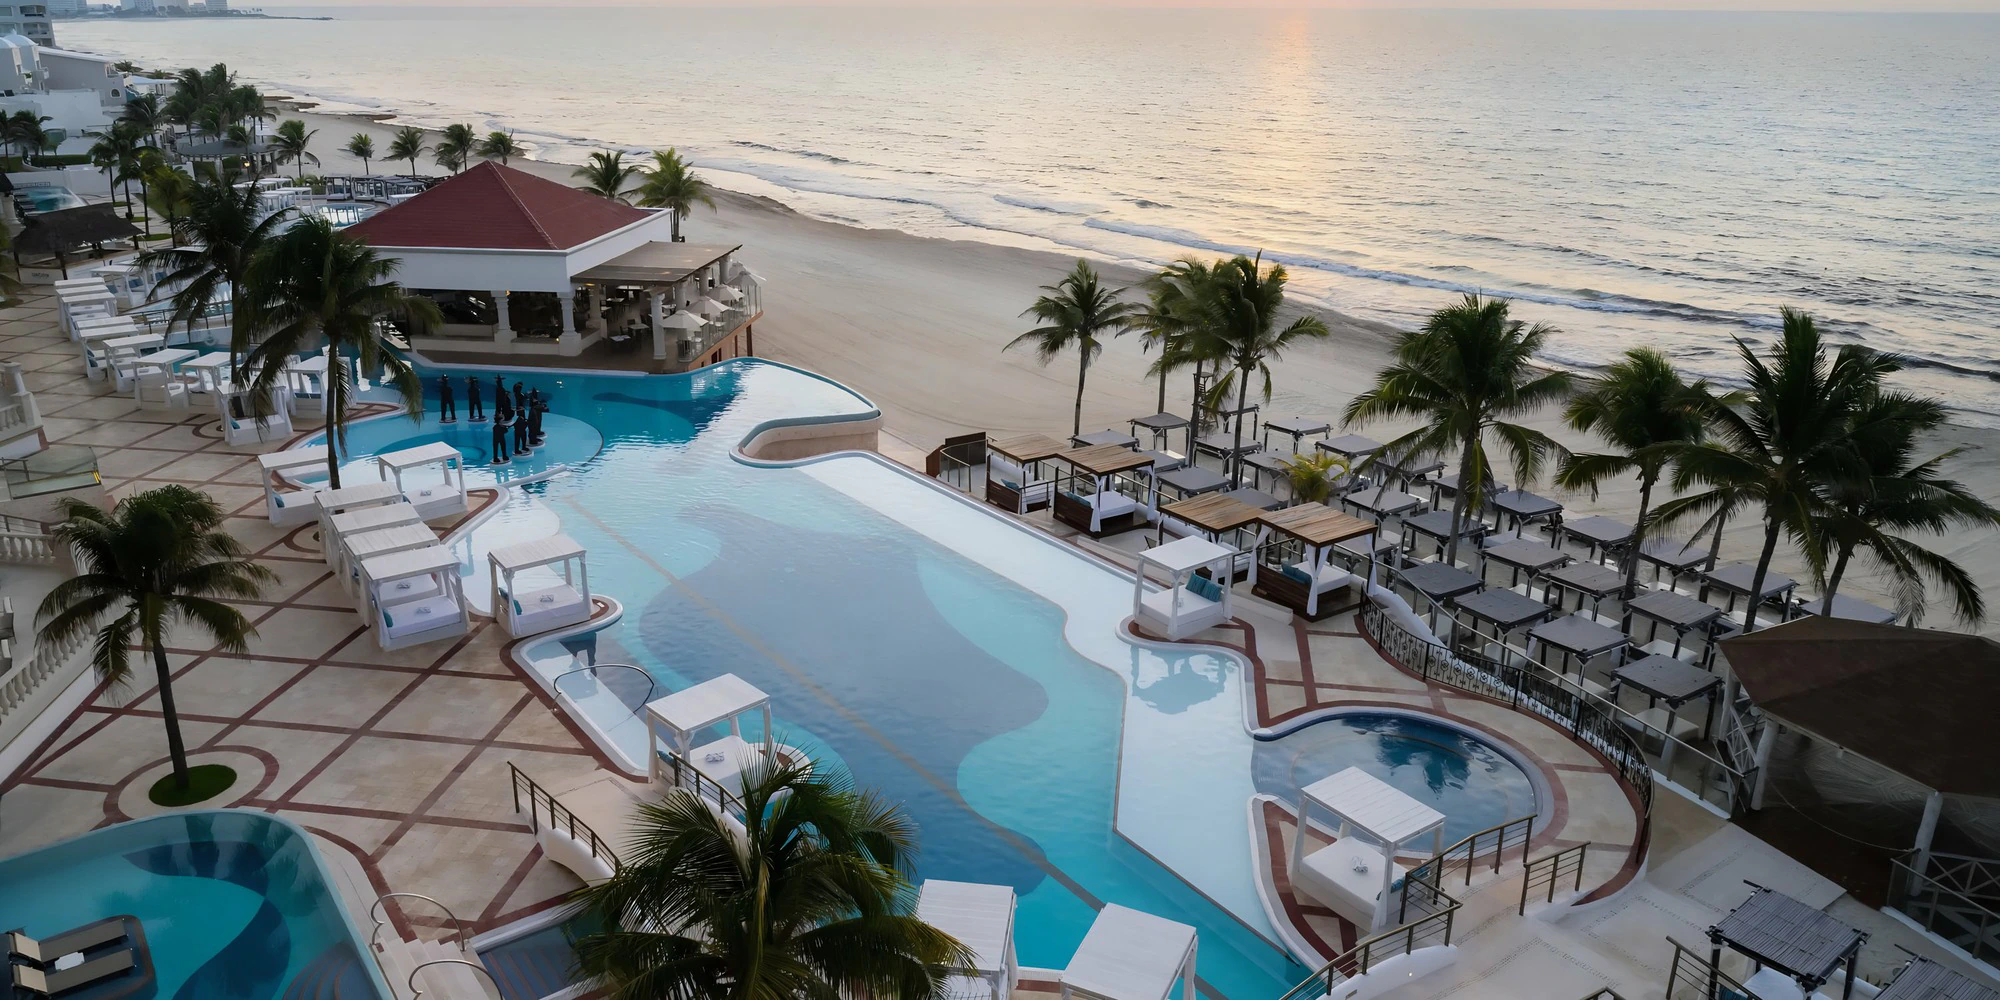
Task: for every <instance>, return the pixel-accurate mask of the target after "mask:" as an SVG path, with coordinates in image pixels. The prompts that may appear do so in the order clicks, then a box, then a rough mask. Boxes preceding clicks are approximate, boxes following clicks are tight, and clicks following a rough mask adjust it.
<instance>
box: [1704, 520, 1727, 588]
mask: <svg viewBox="0 0 2000 1000" xmlns="http://www.w3.org/2000/svg"><path fill="white" fill-rule="evenodd" d="M1727 527H1729V510H1728V508H1726V507H1725V508H1723V509H1722V510H1719V511H1716V512H1715V540H1714V541H1712V542H1709V543H1708V564H1707V566H1706V568H1707V570H1708V571H1709V572H1711V573H1713V572H1715V561H1716V560H1717V559H1720V558H1722V530H1723V529H1724V528H1727Z"/></svg>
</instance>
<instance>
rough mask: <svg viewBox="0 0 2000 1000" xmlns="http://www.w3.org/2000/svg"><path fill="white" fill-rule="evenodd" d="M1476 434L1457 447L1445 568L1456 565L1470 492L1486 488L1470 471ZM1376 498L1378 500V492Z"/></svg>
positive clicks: (1385, 480) (1470, 496)
mask: <svg viewBox="0 0 2000 1000" xmlns="http://www.w3.org/2000/svg"><path fill="white" fill-rule="evenodd" d="M1477 434H1478V432H1477V431H1474V432H1473V433H1472V434H1468V435H1466V437H1465V442H1464V443H1463V444H1461V445H1460V446H1459V458H1458V490H1457V493H1458V495H1457V496H1455V497H1453V498H1452V500H1451V526H1450V527H1449V528H1448V529H1447V530H1449V531H1450V532H1451V538H1450V540H1448V541H1446V542H1445V543H1444V561H1445V565H1447V566H1456V565H1458V536H1459V535H1461V534H1463V533H1464V532H1463V531H1462V530H1461V529H1460V527H1459V526H1460V525H1462V524H1464V523H1465V514H1466V509H1467V508H1468V507H1469V506H1470V505H1471V503H1472V491H1473V490H1484V489H1485V488H1486V484H1485V483H1484V482H1475V480H1474V473H1473V469H1472V456H1473V454H1474V452H1475V451H1476V449H1475V448H1474V442H1475V441H1476V440H1477V438H1476V435H1477ZM1404 457H1407V456H1404ZM1387 484H1388V479H1387V477H1386V476H1385V477H1384V478H1383V485H1384V487H1385V488H1386V486H1387ZM1377 498H1378V499H1379V498H1380V494H1379V492H1378V494H1377Z"/></svg>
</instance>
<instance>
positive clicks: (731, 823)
mask: <svg viewBox="0 0 2000 1000" xmlns="http://www.w3.org/2000/svg"><path fill="white" fill-rule="evenodd" d="M742 804H743V806H744V818H743V822H742V825H740V826H738V825H735V820H734V819H733V818H728V819H725V818H724V816H723V814H721V813H718V812H717V811H716V810H715V808H714V807H713V806H711V805H709V804H708V802H707V801H706V800H704V799H703V798H701V797H700V796H698V795H696V794H695V793H694V792H692V791H689V790H687V789H684V788H674V789H669V790H668V791H667V792H666V794H665V795H664V796H662V797H661V799H660V800H659V801H658V802H653V803H648V804H646V805H642V806H640V807H639V810H638V822H637V830H636V831H635V832H634V834H633V836H632V839H631V846H630V847H629V848H628V849H627V851H626V856H625V857H624V858H623V864H622V865H621V866H620V867H619V868H618V870H617V871H616V872H615V873H613V874H612V876H611V877H610V878H609V879H606V880H604V881H602V882H599V883H597V884H595V885H590V886H586V887H584V888H583V889H581V890H578V892H577V899H578V900H579V901H580V902H581V904H582V910H583V914H584V915H585V918H586V920H589V921H590V922H591V924H592V925H593V926H596V927H600V928H604V929H603V930H598V931H595V932H592V933H589V934H585V935H582V936H580V937H579V938H578V939H577V941H576V957H577V964H578V966H579V967H580V968H581V970H582V971H583V974H584V975H585V976H586V977H588V978H589V979H590V980H591V982H592V983H593V985H594V986H596V987H597V988H598V989H600V990H602V991H604V995H605V996H607V997H610V998H612V1000H641V998H644V1000H653V998H662V997H666V998H674V1000H725V998H735V997H839V996H878V997H898V998H902V1000H933V998H942V997H944V996H946V995H947V994H946V980H947V977H948V975H949V974H950V972H951V971H952V970H955V969H964V968H966V967H968V966H969V965H970V964H971V962H972V958H973V956H972V954H971V952H970V951H968V950H967V949H966V947H965V946H964V945H962V944H960V943H959V942H957V941H956V940H954V939H952V938H951V937H950V936H949V935H947V934H945V933H944V932H943V931H940V930H938V929H937V928H935V927H932V926H931V925H929V924H927V923H924V922H923V921H922V920H919V919H917V918H916V917H915V916H914V915H912V914H911V913H910V899H911V896H912V895H913V893H912V891H911V887H910V884H909V876H908V874H907V873H908V871H909V867H910V861H911V858H912V855H913V854H914V852H915V835H916V828H915V826H914V824H912V823H911V822H910V821H909V820H908V819H907V818H906V817H904V816H903V815H902V814H901V813H900V812H899V811H898V810H897V809H896V808H895V807H894V806H892V805H890V804H888V803H886V802H884V801H882V800H881V799H880V798H878V797H877V796H875V795H873V794H869V793H865V792H856V791H853V790H851V789H849V788H846V787H843V786H841V785H838V784H836V783H834V782H833V781H831V780H829V779H827V778H823V777H821V776H819V775H818V774H816V773H814V772H813V771H812V770H811V768H810V765H798V766H785V767H772V766H768V765H760V766H758V767H755V768H753V769H751V770H750V771H749V772H747V773H746V774H745V775H744V778H743V794H742Z"/></svg>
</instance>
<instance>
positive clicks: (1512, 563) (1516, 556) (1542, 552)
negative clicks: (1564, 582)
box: [1479, 541, 1575, 587]
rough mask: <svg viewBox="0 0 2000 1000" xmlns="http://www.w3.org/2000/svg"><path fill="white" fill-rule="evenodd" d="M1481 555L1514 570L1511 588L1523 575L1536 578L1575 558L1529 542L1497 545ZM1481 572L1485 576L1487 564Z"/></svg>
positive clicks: (1509, 583) (1561, 551)
mask: <svg viewBox="0 0 2000 1000" xmlns="http://www.w3.org/2000/svg"><path fill="white" fill-rule="evenodd" d="M1479 554H1480V556H1481V557H1482V558H1483V559H1485V560H1489V561H1492V562H1497V563H1499V564H1500V565H1502V566H1507V567H1510V568H1512V569H1513V571H1514V578H1513V579H1511V580H1509V581H1507V585H1508V586H1510V587H1511V586H1513V585H1514V584H1517V583H1520V582H1521V574H1522V573H1526V574H1528V575H1529V576H1534V575H1536V574H1538V573H1541V572H1543V571H1545V570H1550V569H1554V568H1555V567H1557V566H1562V565H1565V564H1567V563H1569V562H1570V560H1572V559H1574V558H1575V557H1574V556H1571V555H1570V554H1569V553H1567V552H1564V551H1563V550H1561V549H1556V548H1550V547H1549V546H1547V545H1543V544H1542V543H1540V542H1529V541H1519V542H1508V543H1506V544H1504V545H1495V546H1493V547H1492V548H1490V549H1484V550H1482V551H1481V552H1480V553H1479ZM1479 571H1480V574H1481V575H1482V576H1483V575H1485V572H1486V564H1485V563H1484V562H1482V563H1480V566H1479Z"/></svg>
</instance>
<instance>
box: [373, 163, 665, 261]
mask: <svg viewBox="0 0 2000 1000" xmlns="http://www.w3.org/2000/svg"><path fill="white" fill-rule="evenodd" d="M649 214H651V213H648V212H643V211H640V210H639V209H636V208H633V207H632V206H630V205H626V204H624V203H622V202H616V201H612V200H611V199H609V198H600V197H598V196H597V195H594V194H590V193H588V192H585V191H579V190H577V189H576V188H573V187H570V186H569V185H567V184H559V183H557V182H555V181H551V180H545V179H543V178H540V177H536V176H535V175H534V174H530V173H526V172H524V171H520V170H515V169H514V168H512V167H503V166H501V165H500V164H498V163H493V162H491V161H488V162H484V163H480V164H479V165H477V166H475V167H472V168H471V169H469V170H467V171H465V172H464V173H462V174H459V175H458V176H456V177H453V178H451V179H450V180H448V181H445V182H444V183H442V184H439V185H438V186H437V187H434V188H431V189H430V190H429V191H425V192H424V193H423V194H420V195H418V196H416V197H415V198H411V199H410V200H409V201H406V202H404V203H402V204H401V205H397V206H395V207H393V208H389V209H386V210H384V211H381V212H377V213H376V214H374V215H372V216H370V217H368V218H366V219H363V220H361V221H360V222H358V223H356V224H354V225H353V226H352V227H350V228H349V229H348V230H347V232H348V234H349V235H351V236H354V237H355V238H357V239H360V240H362V241H363V242H366V243H368V244H370V245H371V246H378V247H456V248H466V249H487V250H568V249H570V248H571V247H575V246H581V245H582V244H584V243H588V242H590V241H591V240H593V239H596V238H597V237H599V236H603V235H604V234H605V233H609V232H611V231H613V230H617V229H623V228H624V227H626V226H629V225H631V224H632V223H634V222H637V221H639V220H640V219H643V218H646V217H647V216H648V215H649Z"/></svg>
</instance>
